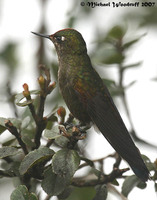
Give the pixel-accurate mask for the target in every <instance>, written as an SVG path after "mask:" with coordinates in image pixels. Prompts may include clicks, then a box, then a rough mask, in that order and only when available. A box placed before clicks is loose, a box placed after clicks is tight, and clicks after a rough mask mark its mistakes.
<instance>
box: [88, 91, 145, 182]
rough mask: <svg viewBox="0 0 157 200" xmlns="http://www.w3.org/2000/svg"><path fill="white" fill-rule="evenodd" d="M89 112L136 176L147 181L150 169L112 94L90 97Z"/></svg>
mask: <svg viewBox="0 0 157 200" xmlns="http://www.w3.org/2000/svg"><path fill="white" fill-rule="evenodd" d="M87 112H88V114H89V116H90V117H91V120H92V121H93V123H95V124H96V126H97V127H98V129H99V130H100V132H101V133H102V134H103V135H104V137H105V138H106V139H107V140H108V142H109V143H110V144H111V146H112V147H113V148H114V149H115V150H116V151H117V153H119V155H120V156H121V157H122V158H123V159H125V160H126V161H127V162H128V163H129V165H130V167H131V168H132V170H133V171H134V173H135V174H136V176H138V177H139V178H140V179H141V180H142V181H144V182H145V181H147V180H148V178H149V171H148V169H147V167H146V165H145V163H144V161H143V159H142V158H141V155H140V153H139V150H138V149H137V147H136V146H135V144H134V142H133V140H132V139H131V137H130V135H129V133H128V130H127V128H126V127H125V124H124V122H123V120H122V118H121V116H120V114H119V112H118V110H117V108H116V106H115V105H114V103H113V101H112V99H111V97H110V95H109V94H108V93H107V95H106V96H103V95H102V94H101V93H100V94H97V95H96V96H95V97H93V98H92V99H90V101H89V102H88V106H87Z"/></svg>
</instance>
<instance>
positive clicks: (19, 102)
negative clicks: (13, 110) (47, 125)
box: [15, 90, 40, 107]
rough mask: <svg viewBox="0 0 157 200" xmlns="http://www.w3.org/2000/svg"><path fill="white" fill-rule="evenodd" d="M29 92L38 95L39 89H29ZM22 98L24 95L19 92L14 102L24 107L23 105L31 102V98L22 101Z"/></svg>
mask: <svg viewBox="0 0 157 200" xmlns="http://www.w3.org/2000/svg"><path fill="white" fill-rule="evenodd" d="M30 94H31V95H32V94H33V95H38V94H40V90H31V91H30ZM23 99H25V97H24V96H23V93H19V94H17V95H16V96H15V103H16V105H17V106H21V107H24V106H27V105H29V104H31V103H33V99H31V100H29V101H28V100H27V101H24V102H21V101H22V100H23Z"/></svg>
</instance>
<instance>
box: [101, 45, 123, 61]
mask: <svg viewBox="0 0 157 200" xmlns="http://www.w3.org/2000/svg"><path fill="white" fill-rule="evenodd" d="M102 58H103V59H102V61H101V62H102V63H104V64H120V63H122V62H123V60H124V58H125V57H124V55H122V54H121V53H120V52H118V51H116V49H112V48H108V49H106V53H105V54H104V56H103V57H102Z"/></svg>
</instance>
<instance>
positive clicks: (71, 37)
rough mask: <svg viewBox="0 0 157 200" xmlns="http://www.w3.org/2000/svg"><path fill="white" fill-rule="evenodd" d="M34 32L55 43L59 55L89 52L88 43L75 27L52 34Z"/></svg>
mask: <svg viewBox="0 0 157 200" xmlns="http://www.w3.org/2000/svg"><path fill="white" fill-rule="evenodd" d="M32 33H33V34H35V35H38V36H41V37H44V38H48V39H50V40H51V41H52V42H53V44H54V45H55V48H56V51H57V54H58V55H67V54H71V55H72V54H82V53H86V52H87V49H86V43H85V41H84V39H83V37H82V35H81V34H80V33H79V32H78V31H76V30H75V29H71V28H67V29H62V30H60V31H57V32H56V33H54V34H52V35H44V34H39V33H35V32H32Z"/></svg>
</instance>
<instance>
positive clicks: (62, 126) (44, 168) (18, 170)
mask: <svg viewBox="0 0 157 200" xmlns="http://www.w3.org/2000/svg"><path fill="white" fill-rule="evenodd" d="M40 68H41V69H40V70H41V71H42V74H41V75H40V76H39V78H38V83H39V87H40V89H39V90H33V91H29V86H28V85H27V84H26V83H25V84H24V85H23V88H24V91H23V92H22V93H20V94H17V95H16V97H15V100H16V101H15V102H16V104H17V105H18V106H20V107H23V108H24V107H25V108H27V107H28V109H29V111H30V112H25V114H23V115H22V118H21V119H16V118H10V119H9V118H8V119H5V118H0V127H1V134H3V133H4V132H5V131H6V130H8V131H9V132H10V133H12V135H14V137H15V140H12V139H11V140H10V141H9V140H8V141H7V143H6V142H5V143H2V147H1V148H0V158H1V160H2V162H3V163H4V164H5V165H4V166H5V168H6V166H7V170H6V169H5V168H4V169H2V170H1V171H0V174H1V177H5V176H6V177H10V178H11V177H18V179H19V181H20V182H21V185H19V186H18V187H17V188H16V189H15V190H14V191H13V192H12V194H11V199H12V200H14V199H17V198H21V199H26V200H32V199H39V198H40V197H37V196H36V195H35V194H33V193H30V192H29V191H32V189H31V188H36V186H37V183H38V184H40V185H41V187H42V188H43V190H44V191H45V192H46V193H47V195H48V196H49V198H50V197H51V196H58V199H71V195H74V193H75V192H76V193H77V190H74V189H75V187H81V188H86V187H91V188H92V190H93V191H95V192H92V194H93V196H92V197H91V199H93V200H95V199H100V200H101V199H102V200H104V199H106V198H107V193H108V189H107V185H106V184H107V183H110V184H113V185H119V183H118V179H119V178H121V177H123V179H124V182H123V186H122V193H123V195H124V196H128V194H129V193H130V192H131V190H132V189H133V188H134V187H139V188H140V189H144V188H145V187H146V184H144V185H143V184H142V182H141V181H140V180H139V179H138V178H137V177H136V176H123V174H124V173H125V172H126V171H128V168H127V169H119V165H120V162H119V159H118V157H117V156H116V154H114V155H109V156H107V157H113V158H114V159H115V164H114V166H113V170H112V172H111V173H110V174H105V173H104V171H103V165H104V164H103V162H102V161H103V160H104V159H106V158H107V157H104V158H102V159H99V160H97V161H92V160H88V159H87V158H85V157H83V155H82V154H81V153H80V152H81V151H80V150H79V146H78V145H77V142H78V141H79V140H83V139H85V133H86V130H87V129H88V127H80V126H78V125H77V124H76V121H75V119H73V117H72V116H71V115H70V116H69V118H68V119H67V121H66V122H65V117H66V110H65V108H64V107H59V108H57V109H55V110H53V111H52V112H50V113H49V114H48V115H47V116H44V108H45V105H46V104H45V101H46V98H47V96H48V95H49V94H51V93H52V92H53V90H54V89H55V85H56V84H55V82H53V83H51V80H50V73H49V70H48V69H47V68H45V67H44V66H40ZM32 95H36V96H37V97H36V98H35V99H32ZM24 99H25V100H24ZM21 101H23V102H21ZM35 101H37V102H38V104H35ZM71 123H73V125H71ZM42 132H44V135H43V136H42ZM44 141H45V142H46V143H45V142H44ZM55 147H57V149H58V150H57V151H56V150H55ZM19 155H21V156H19ZM144 159H145V162H146V164H147V165H148V167H149V169H150V170H151V171H154V172H155V174H156V173H157V166H156V164H155V163H152V162H151V161H150V160H149V159H148V158H147V157H145V158H144ZM96 162H99V163H101V165H102V166H100V168H99V169H97V168H96V165H95V164H96ZM87 166H88V168H89V169H90V170H89V171H88V172H87V174H86V175H85V176H84V177H76V176H74V175H75V173H76V171H79V170H80V169H82V168H84V167H87ZM92 174H93V175H94V177H95V178H92V179H89V180H88V177H90V176H91V175H92ZM153 179H154V181H155V180H156V175H154V177H153ZM33 180H36V181H33ZM34 184H35V185H34ZM94 188H95V189H94ZM36 189H37V188H36ZM36 189H35V190H34V191H33V192H34V193H37V191H36ZM87 191H88V190H87ZM73 192H74V193H73Z"/></svg>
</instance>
